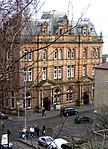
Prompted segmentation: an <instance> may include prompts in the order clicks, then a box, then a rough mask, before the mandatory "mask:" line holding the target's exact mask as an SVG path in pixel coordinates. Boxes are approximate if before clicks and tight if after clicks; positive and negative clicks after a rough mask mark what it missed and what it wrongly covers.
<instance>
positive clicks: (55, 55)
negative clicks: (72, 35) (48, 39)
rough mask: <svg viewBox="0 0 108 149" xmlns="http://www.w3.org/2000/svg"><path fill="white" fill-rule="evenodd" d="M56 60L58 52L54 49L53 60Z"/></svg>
mask: <svg viewBox="0 0 108 149" xmlns="http://www.w3.org/2000/svg"><path fill="white" fill-rule="evenodd" d="M57 58H58V50H57V49H55V51H54V59H57Z"/></svg>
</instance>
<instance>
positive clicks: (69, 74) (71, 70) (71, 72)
mask: <svg viewBox="0 0 108 149" xmlns="http://www.w3.org/2000/svg"><path fill="white" fill-rule="evenodd" d="M74 75H75V73H74V66H70V65H69V66H67V77H68V78H70V77H74Z"/></svg>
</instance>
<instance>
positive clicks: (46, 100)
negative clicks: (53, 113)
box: [43, 97, 51, 111]
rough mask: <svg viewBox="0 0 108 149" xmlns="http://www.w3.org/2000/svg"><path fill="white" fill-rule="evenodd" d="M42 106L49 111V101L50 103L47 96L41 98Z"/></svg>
mask: <svg viewBox="0 0 108 149" xmlns="http://www.w3.org/2000/svg"><path fill="white" fill-rule="evenodd" d="M43 107H44V108H45V110H47V111H50V108H51V103H50V99H49V98H48V97H45V98H44V99H43Z"/></svg>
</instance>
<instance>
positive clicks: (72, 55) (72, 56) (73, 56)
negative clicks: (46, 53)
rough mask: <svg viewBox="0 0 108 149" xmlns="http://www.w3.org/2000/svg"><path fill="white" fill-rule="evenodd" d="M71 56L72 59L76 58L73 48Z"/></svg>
mask: <svg viewBox="0 0 108 149" xmlns="http://www.w3.org/2000/svg"><path fill="white" fill-rule="evenodd" d="M71 58H72V59H74V58H75V49H72V51H71Z"/></svg>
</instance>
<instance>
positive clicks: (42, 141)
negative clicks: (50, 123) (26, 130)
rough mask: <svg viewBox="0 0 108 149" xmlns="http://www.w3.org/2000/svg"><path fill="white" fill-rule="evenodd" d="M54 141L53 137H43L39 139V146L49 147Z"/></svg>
mask: <svg viewBox="0 0 108 149" xmlns="http://www.w3.org/2000/svg"><path fill="white" fill-rule="evenodd" d="M53 141H54V139H53V138H52V137H51V136H41V137H39V138H38V144H39V145H41V146H44V147H48V146H49V145H50V144H51V143H52V142H53Z"/></svg>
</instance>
